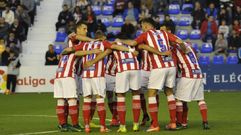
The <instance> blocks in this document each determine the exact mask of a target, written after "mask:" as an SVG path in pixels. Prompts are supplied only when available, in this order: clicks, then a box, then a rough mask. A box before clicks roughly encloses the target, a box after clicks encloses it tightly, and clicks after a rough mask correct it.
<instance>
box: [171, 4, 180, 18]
mask: <svg viewBox="0 0 241 135" xmlns="http://www.w3.org/2000/svg"><path fill="white" fill-rule="evenodd" d="M168 13H169V14H175V15H176V14H179V13H180V5H178V4H170V5H169V8H168Z"/></svg>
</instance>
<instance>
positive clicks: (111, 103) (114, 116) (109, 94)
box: [106, 91, 119, 126]
mask: <svg viewBox="0 0 241 135" xmlns="http://www.w3.org/2000/svg"><path fill="white" fill-rule="evenodd" d="M106 96H107V102H108V107H109V109H110V112H111V114H112V120H111V123H110V126H118V125H119V122H118V119H117V115H118V113H117V103H116V100H115V99H114V98H116V97H115V96H114V92H113V91H106Z"/></svg>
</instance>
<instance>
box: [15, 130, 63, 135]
mask: <svg viewBox="0 0 241 135" xmlns="http://www.w3.org/2000/svg"><path fill="white" fill-rule="evenodd" d="M57 132H59V131H58V130H52V131H42V132H32V133H20V134H13V135H40V134H50V133H57Z"/></svg>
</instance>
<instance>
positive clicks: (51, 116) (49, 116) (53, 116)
mask: <svg viewBox="0 0 241 135" xmlns="http://www.w3.org/2000/svg"><path fill="white" fill-rule="evenodd" d="M1 116H2V117H47V118H56V117H57V116H55V115H28V114H27V115H18V114H17V115H0V117H1ZM93 119H94V120H99V118H97V117H94V118H93ZM105 120H106V121H111V119H105Z"/></svg>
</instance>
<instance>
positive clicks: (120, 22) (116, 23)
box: [112, 16, 124, 27]
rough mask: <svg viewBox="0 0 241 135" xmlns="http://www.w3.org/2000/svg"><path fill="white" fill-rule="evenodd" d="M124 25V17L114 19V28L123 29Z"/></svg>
mask: <svg viewBox="0 0 241 135" xmlns="http://www.w3.org/2000/svg"><path fill="white" fill-rule="evenodd" d="M123 24H124V19H123V17H122V16H116V17H114V18H113V23H112V27H121V26H122V25H123Z"/></svg>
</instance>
